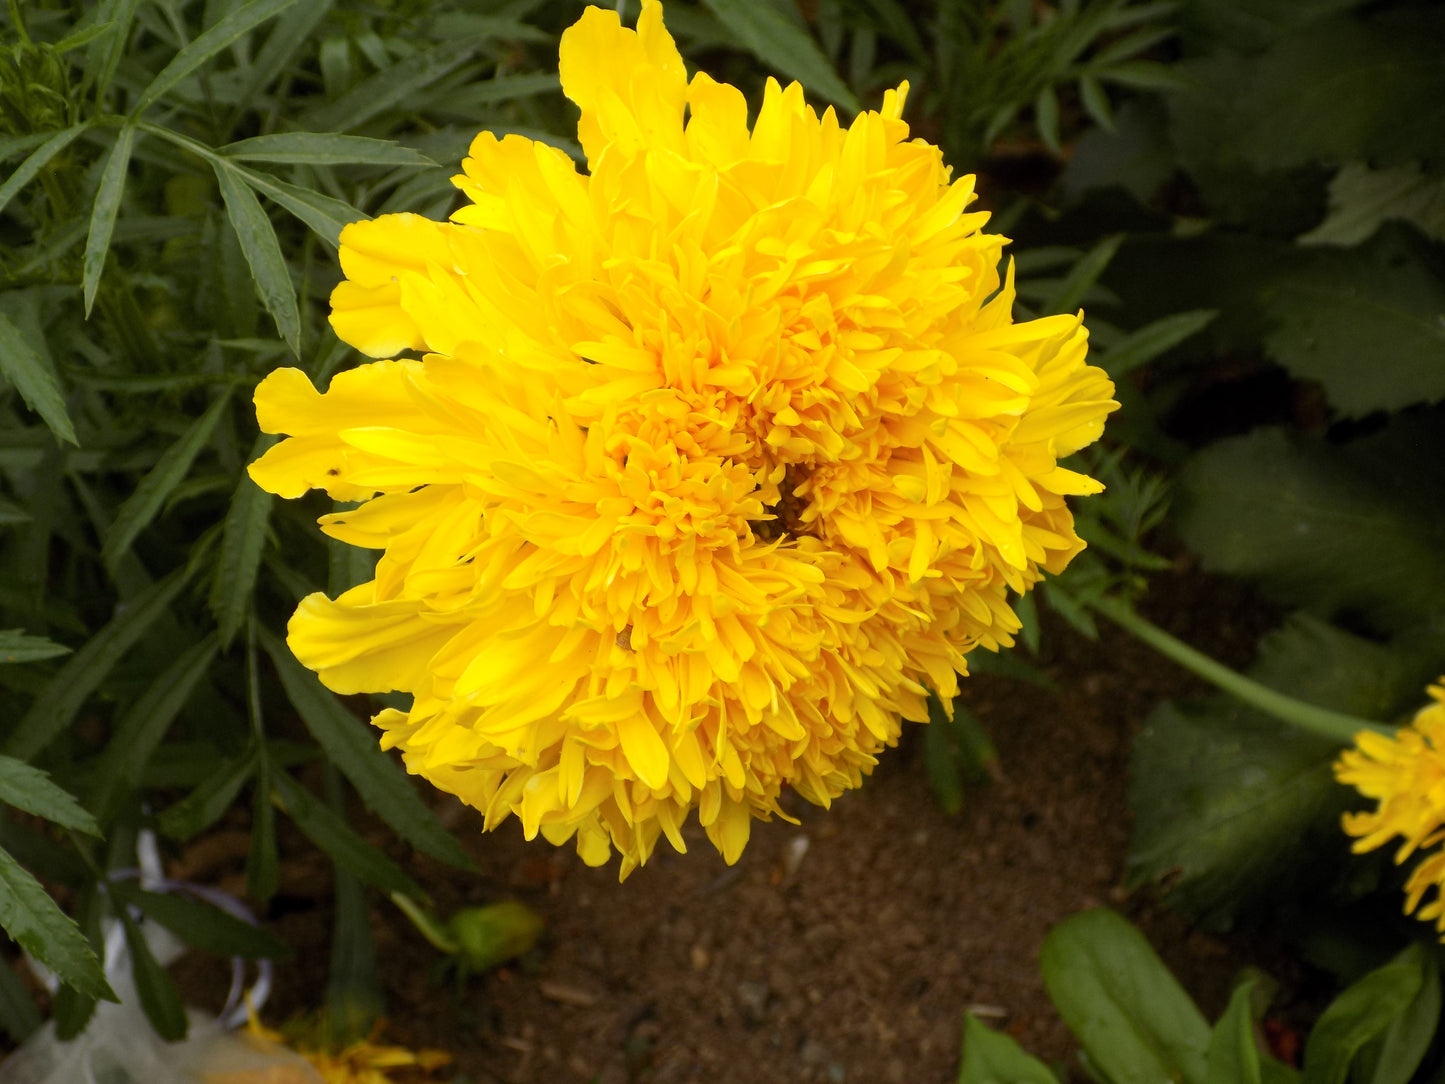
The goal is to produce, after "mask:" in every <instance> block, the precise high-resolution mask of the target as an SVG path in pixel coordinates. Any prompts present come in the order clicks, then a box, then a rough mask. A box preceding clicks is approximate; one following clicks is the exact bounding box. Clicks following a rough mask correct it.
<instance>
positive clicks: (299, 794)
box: [273, 772, 426, 899]
mask: <svg viewBox="0 0 1445 1084" xmlns="http://www.w3.org/2000/svg"><path fill="white" fill-rule="evenodd" d="M273 778H274V780H275V785H276V796H277V798H278V799H279V801H280V804H281V807H282V808H283V809H284V810H285V811H286V815H287V816H289V817H290V818H291V819H292V820H293V821H295V822H296V827H298V828H300V829H301V831H302V832H303V833H304V834H305V836H306V838H307V839H309V840H311V842H312V843H314V844H316V846H318V847H320V848H321V849H322V850H323V851H325V852H326V853H327V854H328V855H330V856H331V858H332V859H333V860H334V861H335V862H336V864H337V865H339V866H341V867H342V868H343V869H345V870H347V871H348V872H350V873H351V874H352V876H354V877H356V878H357V879H358V880H361V881H364V882H365V883H366V884H369V885H372V886H373V887H375V888H379V889H381V890H382V891H383V892H401V893H404V894H405V895H408V896H413V897H416V898H418V899H420V898H423V897H424V896H425V895H426V894H425V893H424V892H423V891H422V890H421V888H420V887H419V886H418V885H417V884H416V882H414V881H413V880H412V879H411V878H410V877H408V876H407V875H406V874H405V873H403V872H402V870H401V867H400V866H398V865H397V864H396V863H395V862H393V861H392V860H391V859H390V858H388V857H386V855H384V854H382V853H381V852H380V851H379V850H377V849H376V848H375V847H373V846H372V845H371V844H370V843H368V842H366V840H364V839H362V838H361V837H360V836H359V835H357V834H356V832H355V831H353V830H352V828H351V827H350V826H349V825H347V823H346V822H345V821H343V820H342V819H341V818H340V817H338V816H337V815H336V814H335V813H333V812H331V810H329V809H327V808H326V806H325V804H323V803H322V802H321V801H319V800H318V799H317V798H315V797H314V796H313V795H312V794H311V793H310V792H309V791H308V790H307V789H306V788H305V787H303V786H302V785H301V784H300V783H297V782H296V781H295V780H294V779H292V778H291V777H290V776H289V775H288V774H287V773H286V772H276V773H275V775H274V777H273Z"/></svg>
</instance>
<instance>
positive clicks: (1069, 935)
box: [1039, 909, 1209, 1084]
mask: <svg viewBox="0 0 1445 1084" xmlns="http://www.w3.org/2000/svg"><path fill="white" fill-rule="evenodd" d="M1039 966H1040V968H1041V970H1042V971H1043V978H1044V985H1045V986H1046V987H1047V988H1048V991H1049V997H1050V998H1051V999H1052V1000H1053V1002H1054V1006H1055V1007H1056V1008H1057V1009H1058V1010H1059V1015H1060V1016H1061V1017H1063V1020H1064V1023H1066V1024H1067V1025H1068V1026H1069V1030H1070V1031H1072V1032H1073V1033H1074V1035H1075V1036H1076V1037H1077V1038H1078V1040H1079V1043H1080V1044H1081V1045H1082V1046H1083V1048H1084V1050H1085V1051H1086V1052H1087V1054H1088V1056H1089V1061H1090V1063H1091V1064H1092V1065H1094V1066H1096V1067H1098V1069H1099V1070H1100V1071H1101V1072H1102V1073H1103V1075H1104V1076H1105V1077H1106V1078H1107V1079H1108V1080H1110V1081H1112V1082H1113V1084H1159V1081H1161V1080H1171V1081H1181V1082H1183V1084H1204V1081H1205V1057H1206V1051H1207V1050H1208V1049H1209V1025H1208V1024H1207V1023H1205V1020H1204V1017H1203V1016H1201V1015H1200V1012H1199V1010H1198V1009H1197V1008H1195V1005H1194V1002H1193V1001H1191V1000H1190V999H1189V995H1188V994H1186V993H1185V992H1184V989H1183V988H1182V987H1181V986H1180V985H1179V983H1178V982H1177V981H1176V980H1175V978H1174V976H1173V975H1171V974H1170V973H1169V969H1168V968H1166V967H1165V966H1164V964H1163V962H1162V961H1161V960H1160V959H1159V957H1158V956H1157V955H1156V954H1155V952H1154V950H1153V949H1152V948H1151V947H1150V945H1149V942H1148V941H1146V940H1145V939H1144V935H1143V934H1141V933H1140V932H1139V931H1138V930H1136V929H1135V928H1134V927H1133V926H1131V925H1130V924H1129V923H1128V922H1126V921H1125V920H1124V919H1122V918H1120V917H1119V916H1118V915H1116V914H1115V913H1114V912H1112V911H1108V910H1104V909H1098V910H1093V911H1084V912H1082V913H1080V914H1077V915H1072V916H1070V917H1069V918H1066V919H1064V921H1062V922H1060V923H1059V924H1058V925H1057V926H1055V927H1054V928H1053V929H1052V930H1050V931H1049V933H1048V936H1047V937H1045V938H1044V945H1043V949H1042V951H1041V952H1040V954H1039Z"/></svg>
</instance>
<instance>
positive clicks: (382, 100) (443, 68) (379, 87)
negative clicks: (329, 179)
mask: <svg viewBox="0 0 1445 1084" xmlns="http://www.w3.org/2000/svg"><path fill="white" fill-rule="evenodd" d="M481 40H482V39H480V38H477V37H472V36H466V37H463V38H460V39H453V40H450V41H443V42H441V43H439V44H437V45H434V46H432V47H431V48H430V49H427V50H425V51H422V52H419V53H416V54H414V55H413V56H411V57H409V58H407V60H406V62H405V63H404V64H393V65H392V66H391V67H389V68H386V69H384V70H382V71H379V72H377V73H376V74H375V75H373V76H371V77H370V78H369V79H367V80H366V81H365V82H363V83H360V84H358V85H357V86H354V87H352V88H351V89H350V90H349V91H347V92H346V93H345V94H343V95H342V96H341V97H340V98H338V99H336V101H334V102H328V103H327V104H325V105H322V106H319V107H317V108H315V109H310V110H307V111H306V112H305V113H303V114H301V116H300V117H299V118H298V122H299V124H300V125H301V126H302V127H304V128H307V129H309V130H311V131H313V132H344V131H348V130H349V129H352V128H356V127H359V126H360V125H362V124H365V123H366V122H367V121H369V120H370V119H371V118H372V117H375V116H376V115H378V114H379V113H385V112H386V111H387V110H388V109H391V108H393V107H396V106H399V105H401V104H403V103H404V102H406V101H407V99H409V98H410V97H411V96H412V95H414V94H415V93H416V92H417V91H419V90H422V89H424V88H426V87H429V86H431V85H432V84H433V83H435V82H436V81H437V80H439V79H441V78H442V77H443V76H444V75H447V74H448V73H449V72H452V71H454V70H455V69H456V68H458V67H459V66H460V65H462V64H463V63H465V62H466V61H467V60H468V59H469V58H470V57H471V56H472V54H473V53H474V52H476V50H477V49H478V48H479V46H480V44H481Z"/></svg>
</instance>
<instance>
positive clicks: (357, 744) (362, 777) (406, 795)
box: [261, 633, 474, 869]
mask: <svg viewBox="0 0 1445 1084" xmlns="http://www.w3.org/2000/svg"><path fill="white" fill-rule="evenodd" d="M261 642H262V645H263V646H264V647H265V649H266V652H267V653H268V654H269V655H270V656H271V661H272V662H274V663H275V664H276V670H277V672H278V673H279V674H280V675H281V684H282V685H283V686H284V687H285V689H286V695H287V696H288V697H289V698H290V700H291V704H292V706H293V707H295V708H296V710H297V712H299V713H300V715H301V719H302V721H303V722H304V723H305V724H306V729H307V730H309V731H310V732H311V736H312V737H313V738H315V739H316V741H317V742H318V743H319V744H320V745H321V747H322V748H323V749H325V750H326V755H327V757H328V758H329V759H330V760H331V763H333V764H335V765H336V767H337V768H338V769H339V770H340V771H341V773H342V774H343V775H344V776H346V778H347V779H349V780H351V784H352V786H354V787H355V788H356V791H357V793H358V794H360V795H361V799H362V801H363V802H365V803H366V806H367V808H368V809H370V810H371V811H372V812H373V813H375V814H376V815H377V816H378V817H380V818H381V819H382V820H384V821H386V823H387V824H389V825H390V826H391V827H392V828H393V829H394V830H395V831H396V834H397V835H399V836H401V838H402V839H404V840H406V841H407V842H408V843H410V844H411V845H412V846H413V847H415V848H416V849H417V850H419V851H422V852H423V853H424V854H429V855H431V856H432V857H433V858H436V859H438V860H439V861H442V862H448V863H450V864H451V865H454V866H456V867H458V868H460V869H471V868H474V867H473V863H472V861H471V859H470V858H468V857H467V854H466V852H465V851H463V850H462V848H461V845H460V844H458V843H457V841H456V839H455V838H454V837H453V836H452V834H451V833H450V832H448V831H447V830H446V829H445V828H443V827H442V826H441V823H440V822H439V821H438V820H437V819H436V817H435V816H433V815H432V812H431V810H429V809H428V808H427V807H426V803H425V802H423V801H422V800H421V799H420V798H419V797H417V794H416V791H415V790H413V789H412V785H411V781H410V780H409V779H408V778H407V776H406V774H405V773H404V772H403V771H402V770H401V769H400V768H398V767H397V766H396V765H395V764H394V763H392V761H391V760H390V758H388V757H387V755H386V754H385V753H383V752H382V751H381V746H380V744H379V740H378V737H377V734H376V732H375V731H374V730H373V729H372V728H371V727H370V726H368V725H367V724H366V723H363V722H362V721H361V720H359V719H358V718H356V716H354V715H352V714H351V712H349V711H347V710H346V708H345V707H343V706H342V704H341V702H340V701H339V700H337V699H336V697H335V696H334V695H333V694H332V693H331V692H330V691H329V690H328V689H326V688H325V687H324V686H323V685H322V684H321V682H320V681H319V680H318V679H317V677H316V675H315V674H313V673H311V671H309V670H307V669H306V668H305V667H303V666H302V665H301V664H300V663H298V662H297V661H296V658H295V656H294V655H292V654H291V651H290V649H289V648H287V647H286V645H285V644H284V643H282V642H281V641H279V640H277V639H275V638H274V637H273V636H271V635H270V634H269V633H263V634H262V641H261Z"/></svg>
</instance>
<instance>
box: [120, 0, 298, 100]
mask: <svg viewBox="0 0 1445 1084" xmlns="http://www.w3.org/2000/svg"><path fill="white" fill-rule="evenodd" d="M294 3H296V0H250V2H249V3H247V4H243V5H242V6H240V7H238V8H236V9H234V10H233V11H231V13H230V14H228V15H227V16H226V17H225V18H223V19H222V20H221V21H220V22H218V23H216V25H215V26H213V27H211V28H210V29H209V30H207V31H206V32H205V33H203V34H201V35H200V36H199V37H197V38H196V39H195V40H194V41H192V42H191V43H190V44H188V45H187V46H186V47H185V48H184V49H182V50H181V51H180V52H178V53H177V54H176V55H175V56H174V57H173V58H172V59H171V62H170V63H169V64H167V65H166V66H165V67H164V68H162V69H161V71H160V74H159V75H157V76H156V77H155V78H154V79H152V80H151V82H150V85H149V86H147V87H146V88H145V90H143V91H141V93H140V97H139V98H138V99H137V100H136V104H135V108H134V109H132V110H131V116H133V117H139V116H140V115H141V114H142V113H144V112H145V111H146V110H147V109H149V108H150V107H151V106H152V105H154V104H155V103H156V102H157V101H159V100H160V99H161V97H163V96H164V95H165V94H166V93H168V92H169V91H170V90H172V89H173V88H174V87H175V86H176V84H177V83H179V82H180V81H181V80H182V79H184V78H185V77H186V76H188V75H190V74H191V72H193V71H195V70H196V69H197V68H199V67H200V66H201V65H202V64H204V63H205V62H206V61H208V60H210V59H211V57H213V56H215V55H216V54H217V53H220V52H222V51H223V50H225V49H228V48H230V47H231V46H232V45H234V44H235V43H236V42H238V41H240V40H241V39H242V38H243V37H245V36H246V35H247V34H249V33H250V32H251V31H252V30H254V29H255V28H256V27H258V26H260V25H261V24H262V23H264V22H265V21H266V20H267V19H270V18H272V17H274V16H276V15H279V14H280V13H281V12H283V11H285V10H286V9H287V8H289V7H290V6H291V5H292V4H294Z"/></svg>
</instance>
